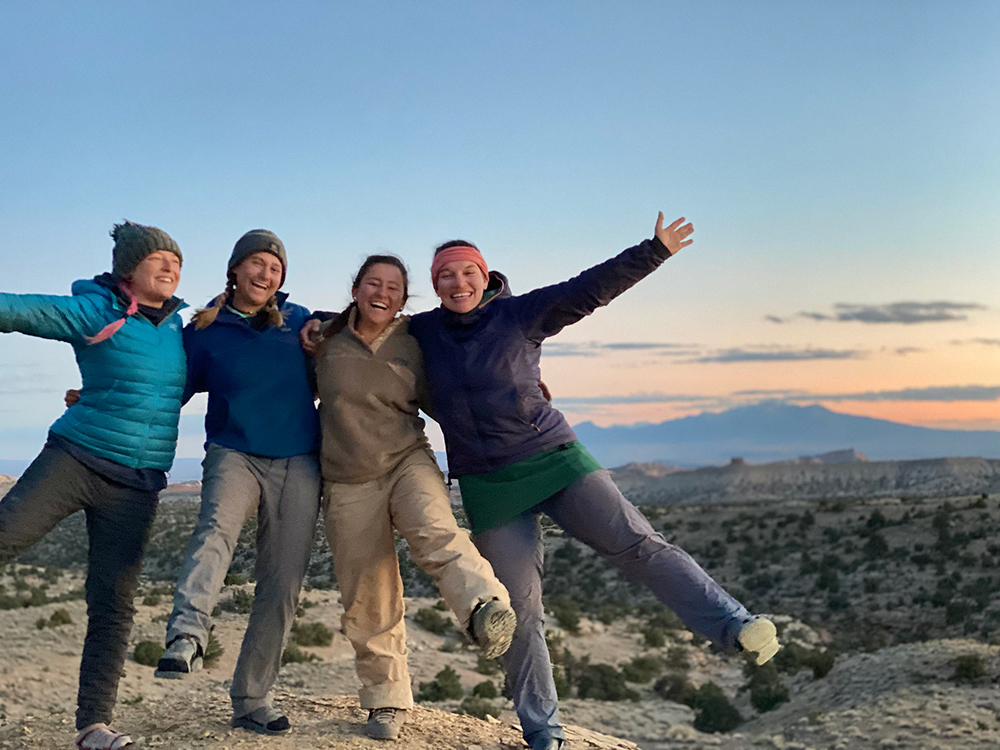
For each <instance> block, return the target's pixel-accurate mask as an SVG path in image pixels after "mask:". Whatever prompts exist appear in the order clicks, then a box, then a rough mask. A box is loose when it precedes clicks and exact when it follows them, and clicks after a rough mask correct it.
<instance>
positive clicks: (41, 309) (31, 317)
mask: <svg viewBox="0 0 1000 750" xmlns="http://www.w3.org/2000/svg"><path fill="white" fill-rule="evenodd" d="M100 302H101V301H100V298H97V297H93V296H91V295H88V294H74V295H73V296H72V297H67V296H60V295H52V294H4V293H0V333H14V332H17V333H25V334H27V335H29V336H37V337H39V338H43V339H55V340H56V341H69V342H79V341H83V340H84V339H85V338H86V337H87V336H92V335H94V334H95V333H97V332H98V331H99V330H100V329H101V328H102V327H103V326H104V324H105V323H107V322H108V321H109V320H110V318H109V315H108V312H107V310H106V309H105V308H104V307H103V305H101V304H100Z"/></svg>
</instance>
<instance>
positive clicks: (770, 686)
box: [745, 662, 788, 713]
mask: <svg viewBox="0 0 1000 750" xmlns="http://www.w3.org/2000/svg"><path fill="white" fill-rule="evenodd" d="M745 674H747V676H748V677H749V678H750V681H749V682H748V683H747V687H748V688H749V689H750V703H752V704H753V707H754V708H756V709H757V710H758V711H760V712H761V713H764V712H765V711H770V710H771V709H773V708H777V706H778V705H779V704H781V703H784V702H785V701H787V700H788V688H787V687H785V683H783V682H782V681H781V675H779V674H778V669H777V667H776V666H775V664H774V662H768V663H767V664H764V665H763V666H758V665H756V664H754V663H752V662H747V665H746V669H745Z"/></svg>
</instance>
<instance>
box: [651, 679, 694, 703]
mask: <svg viewBox="0 0 1000 750" xmlns="http://www.w3.org/2000/svg"><path fill="white" fill-rule="evenodd" d="M653 692H654V693H656V694H657V695H658V696H660V697H661V698H663V699H664V700H668V701H673V702H674V703H684V704H687V705H691V701H693V700H694V694H695V693H696V692H697V691H696V690H695V688H694V685H692V684H691V682H690V681H689V680H688V678H687V676H686V675H684V674H681V673H680V672H670V673H669V674H666V675H664V676H663V677H661V678H660V679H658V680H657V681H656V683H655V684H654V685H653Z"/></svg>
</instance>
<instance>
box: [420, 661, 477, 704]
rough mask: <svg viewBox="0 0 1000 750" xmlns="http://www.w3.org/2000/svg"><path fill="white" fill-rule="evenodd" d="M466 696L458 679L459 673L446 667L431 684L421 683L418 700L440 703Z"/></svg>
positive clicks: (435, 676)
mask: <svg viewBox="0 0 1000 750" xmlns="http://www.w3.org/2000/svg"><path fill="white" fill-rule="evenodd" d="M464 695H465V691H464V690H463V689H462V681H461V680H459V678H458V672H456V671H455V670H454V669H452V668H451V667H445V668H444V669H442V670H441V671H440V672H438V673H437V674H436V675H434V679H433V680H431V681H430V682H421V683H420V690H419V692H418V693H417V700H418V701H430V702H433V703H438V702H440V701H447V700H458V699H459V698H461V697H462V696H464Z"/></svg>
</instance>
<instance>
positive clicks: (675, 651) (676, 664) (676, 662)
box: [667, 646, 691, 670]
mask: <svg viewBox="0 0 1000 750" xmlns="http://www.w3.org/2000/svg"><path fill="white" fill-rule="evenodd" d="M667 666H668V667H670V668H671V669H677V670H687V669H690V668H691V662H690V661H688V652H687V649H686V648H685V647H684V646H674V647H673V648H671V649H668V650H667Z"/></svg>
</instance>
